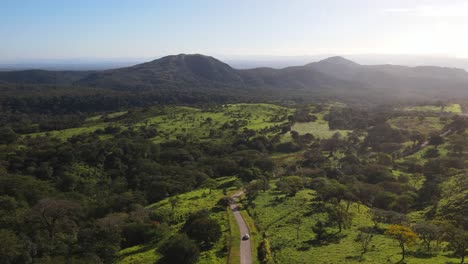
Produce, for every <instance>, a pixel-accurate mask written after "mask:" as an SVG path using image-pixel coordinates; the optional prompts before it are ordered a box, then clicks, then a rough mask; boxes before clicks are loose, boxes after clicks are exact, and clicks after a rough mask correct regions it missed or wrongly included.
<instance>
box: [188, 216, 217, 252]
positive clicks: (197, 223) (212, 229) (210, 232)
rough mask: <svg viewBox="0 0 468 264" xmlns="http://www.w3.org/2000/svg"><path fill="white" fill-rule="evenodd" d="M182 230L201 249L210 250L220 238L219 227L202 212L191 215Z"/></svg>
mask: <svg viewBox="0 0 468 264" xmlns="http://www.w3.org/2000/svg"><path fill="white" fill-rule="evenodd" d="M182 230H183V231H184V232H185V233H187V235H188V236H189V237H190V238H191V239H193V240H195V241H196V242H198V243H199V245H200V247H201V248H203V249H208V248H210V247H211V246H212V245H213V244H214V243H215V242H216V241H218V240H219V239H220V238H221V226H220V225H219V223H218V222H217V221H216V220H214V219H211V218H210V217H209V216H208V212H204V211H201V212H198V213H196V214H193V215H191V216H190V218H189V219H188V220H187V221H186V222H185V225H184V227H183V228H182Z"/></svg>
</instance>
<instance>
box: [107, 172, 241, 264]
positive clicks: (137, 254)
mask: <svg viewBox="0 0 468 264" xmlns="http://www.w3.org/2000/svg"><path fill="white" fill-rule="evenodd" d="M218 181H219V185H220V186H221V185H227V186H229V185H231V183H232V182H233V181H235V178H234V177H225V178H220V179H219V180H218ZM234 191H235V187H232V186H231V187H228V188H227V192H228V194H232V193H233V192H234ZM223 196H224V194H223V191H222V190H221V189H215V190H212V191H211V193H210V192H209V190H208V189H200V190H196V191H192V192H188V193H185V194H181V195H179V196H177V197H178V201H179V202H178V203H177V205H176V207H175V208H174V212H173V219H178V220H179V221H178V222H179V224H175V225H172V226H170V227H171V230H169V236H170V235H171V234H175V233H176V232H178V231H179V230H180V228H181V227H182V225H183V223H184V219H186V218H187V217H188V215H189V214H190V213H192V212H196V211H198V210H202V209H206V210H210V209H211V208H213V207H214V206H215V204H216V202H217V201H218V200H219V199H220V198H221V197H223ZM147 209H148V210H155V211H157V210H166V211H171V210H172V209H171V205H170V203H169V199H165V200H162V201H160V202H158V203H155V204H152V205H149V206H147ZM211 217H213V218H214V219H216V220H217V221H218V222H219V223H220V225H221V228H222V231H223V237H222V238H221V240H220V241H218V243H216V244H215V245H214V247H213V248H212V249H210V250H208V251H203V252H202V253H201V254H200V259H199V261H198V263H201V264H211V263H214V264H225V263H226V261H227V259H228V252H226V248H227V247H226V246H228V245H230V244H231V243H232V242H231V241H232V238H231V236H233V235H236V234H235V231H234V233H231V228H230V220H229V215H228V212H227V211H226V210H222V211H217V212H213V213H212V214H211ZM238 237H239V236H238V234H237V236H236V238H237V239H236V240H239V239H238ZM163 241H164V240H163ZM163 241H161V242H160V243H157V244H147V245H138V246H134V247H131V248H126V249H123V250H121V251H120V252H119V256H120V258H119V259H118V261H117V262H116V263H119V264H137V263H138V264H146V263H148V264H153V263H155V262H156V261H157V260H158V259H160V258H161V255H160V254H159V253H157V252H156V250H157V248H158V247H159V246H160V245H161V243H162V242H163Z"/></svg>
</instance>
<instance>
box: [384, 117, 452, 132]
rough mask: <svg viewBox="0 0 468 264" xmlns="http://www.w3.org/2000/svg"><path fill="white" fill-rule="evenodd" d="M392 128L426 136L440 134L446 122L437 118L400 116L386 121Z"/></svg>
mask: <svg viewBox="0 0 468 264" xmlns="http://www.w3.org/2000/svg"><path fill="white" fill-rule="evenodd" d="M387 122H388V123H389V124H390V125H391V126H392V127H393V128H398V129H404V130H409V131H412V132H420V133H421V134H424V135H426V136H428V135H430V134H431V133H440V132H441V130H442V128H443V127H444V126H445V125H446V122H447V121H441V120H440V118H439V117H432V116H428V117H424V119H419V118H418V117H416V116H400V117H395V118H392V119H390V120H388V121H387Z"/></svg>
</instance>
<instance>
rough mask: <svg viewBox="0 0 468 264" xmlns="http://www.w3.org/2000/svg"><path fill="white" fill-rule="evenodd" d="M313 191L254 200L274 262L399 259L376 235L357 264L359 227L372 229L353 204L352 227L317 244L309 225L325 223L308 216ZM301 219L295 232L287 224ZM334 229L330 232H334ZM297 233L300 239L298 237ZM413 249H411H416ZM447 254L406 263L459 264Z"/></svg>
mask: <svg viewBox="0 0 468 264" xmlns="http://www.w3.org/2000/svg"><path fill="white" fill-rule="evenodd" d="M312 197H314V191H312V190H303V191H300V192H298V193H297V194H296V196H295V197H285V196H284V195H282V194H279V193H278V192H276V191H275V190H270V191H267V192H265V193H260V194H259V196H258V197H257V198H256V200H255V205H256V206H255V209H253V210H251V213H252V215H253V217H254V219H255V221H256V224H257V225H258V227H259V229H260V230H259V231H260V232H265V233H266V235H267V237H268V239H269V240H270V243H271V247H272V250H273V254H274V258H275V261H276V263H291V264H293V263H330V264H331V263H395V262H397V261H398V260H399V259H400V249H399V247H398V244H397V243H396V242H395V241H394V240H392V239H390V238H388V237H386V236H384V235H375V237H374V239H373V241H372V249H371V250H370V251H369V252H368V253H366V254H365V255H364V261H363V262H358V261H357V257H358V256H359V247H358V244H357V243H356V242H355V241H354V239H355V238H356V236H357V235H358V233H359V231H358V228H359V227H363V226H372V221H371V219H370V215H369V214H368V209H367V208H366V207H365V206H362V205H361V206H359V207H358V205H357V204H352V206H351V207H350V210H351V212H353V214H354V219H353V224H352V227H351V228H350V229H348V230H343V231H342V233H341V234H339V235H337V236H336V237H337V238H336V239H333V240H330V241H328V242H327V243H323V244H317V243H316V242H315V234H314V233H313V232H312V231H311V230H312V226H313V225H314V224H315V223H316V221H318V220H324V215H322V214H312V215H311V214H310V213H308V212H309V211H310V210H309V209H308V208H309V204H310V200H311V198H312ZM297 217H300V219H302V223H301V225H300V226H299V232H298V233H297V230H296V226H295V224H292V223H291V222H290V221H291V219H293V218H297ZM334 231H336V230H330V232H334ZM297 234H299V238H297ZM415 249H416V246H415V247H413V248H411V249H410V250H415ZM446 254H447V253H444V252H442V253H439V255H438V256H437V257H433V258H430V259H425V258H415V257H412V256H407V259H406V260H407V263H441V264H442V263H450V262H453V263H458V262H459V260H457V259H454V258H450V257H448V256H447V255H446Z"/></svg>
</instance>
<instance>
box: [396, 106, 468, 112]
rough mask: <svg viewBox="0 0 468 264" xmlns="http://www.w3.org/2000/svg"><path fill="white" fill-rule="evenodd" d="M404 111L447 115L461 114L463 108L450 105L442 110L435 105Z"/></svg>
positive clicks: (410, 108)
mask: <svg viewBox="0 0 468 264" xmlns="http://www.w3.org/2000/svg"><path fill="white" fill-rule="evenodd" d="M403 110H404V111H420V112H447V113H461V112H462V108H461V106H460V105H459V104H449V105H447V106H445V107H444V108H443V111H441V110H442V108H441V107H440V106H435V105H422V106H412V107H406V108H403Z"/></svg>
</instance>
